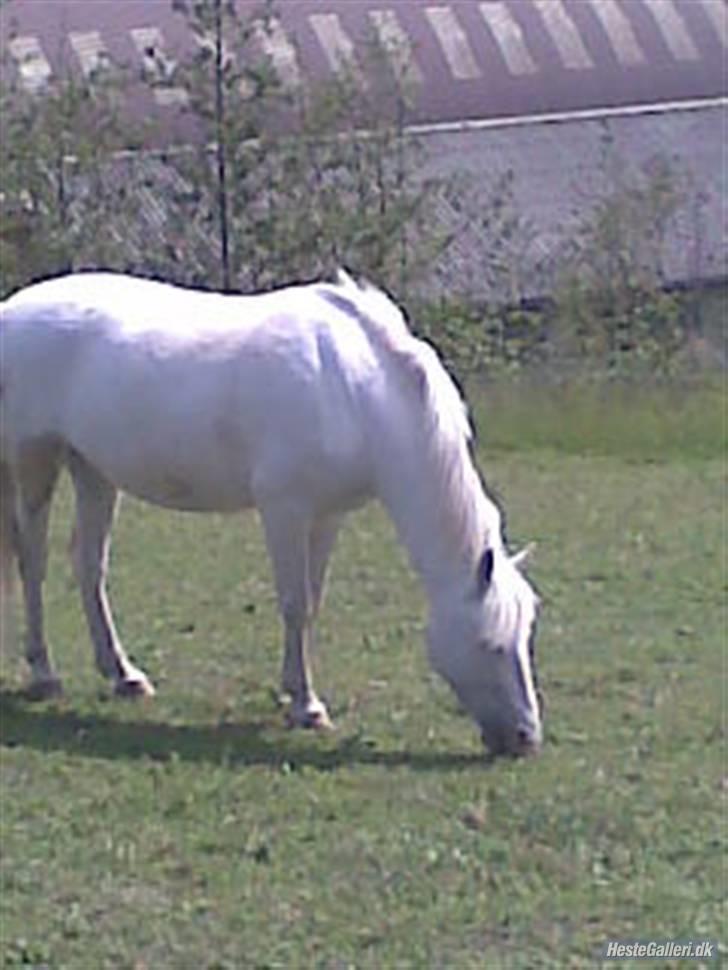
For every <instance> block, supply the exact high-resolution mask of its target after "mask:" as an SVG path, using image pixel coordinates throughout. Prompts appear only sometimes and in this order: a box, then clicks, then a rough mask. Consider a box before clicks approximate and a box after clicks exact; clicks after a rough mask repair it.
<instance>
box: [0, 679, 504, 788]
mask: <svg viewBox="0 0 728 970" xmlns="http://www.w3.org/2000/svg"><path fill="white" fill-rule="evenodd" d="M0 746H2V747H4V748H14V747H19V748H31V749H33V750H36V751H44V752H59V751H61V752H65V753H67V754H72V755H75V756H77V757H88V758H104V759H108V760H111V761H133V760H135V759H139V760H142V759H146V760H150V761H156V762H172V761H175V760H179V761H182V762H199V763H206V764H211V765H226V766H228V767H233V768H234V767H238V768H244V767H247V766H260V765H263V766H266V765H267V766H269V767H271V768H273V769H278V770H284V769H285V770H296V769H300V768H312V769H314V770H318V771H336V770H337V769H339V768H341V767H351V766H352V765H379V766H381V767H387V768H399V767H406V768H410V769H413V770H416V771H438V772H440V771H458V770H467V769H472V768H483V767H486V766H487V765H488V764H490V759H488V758H487V757H486V756H485V755H484V754H476V753H463V752H461V753H455V752H448V751H442V750H439V751H437V750H431V751H423V750H379V749H378V748H377V747H376V745H375V744H374V743H373V742H372V741H371V740H368V739H367V738H363V737H361V736H360V735H347V736H341V737H338V736H337V734H336V733H334V734H333V735H330V736H328V737H326V738H324V739H323V740H320V739H318V738H316V737H311V736H306V737H302V735H301V734H300V732H288V731H284V730H278V731H276V730H275V728H274V726H272V725H271V723H270V722H264V721H247V722H241V723H234V722H230V721H224V722H221V723H218V724H202V725H200V724H194V725H176V724H168V723H165V722H162V721H154V720H150V719H144V720H134V721H126V720H118V719H115V718H113V717H107V716H104V715H103V714H96V713H92V714H79V713H77V712H76V711H73V710H71V709H69V708H68V707H66V706H65V705H63V704H33V703H30V702H29V701H28V700H27V699H26V698H25V697H24V695H23V694H22V692H20V691H12V690H7V689H2V688H0Z"/></svg>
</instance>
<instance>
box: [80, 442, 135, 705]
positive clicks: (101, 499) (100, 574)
mask: <svg viewBox="0 0 728 970" xmlns="http://www.w3.org/2000/svg"><path fill="white" fill-rule="evenodd" d="M69 469H70V472H71V476H72V478H73V484H74V487H75V490H76V527H75V533H74V535H75V542H76V544H77V548H76V549H75V550H74V558H75V567H76V570H77V573H78V577H77V578H78V581H79V584H80V587H81V599H82V601H83V608H84V612H85V614H86V621H87V623H88V628H89V633H90V635H91V640H92V641H93V645H94V654H95V657H96V666H97V667H98V669H99V671H100V672H101V673H102V674H103V675H104V676H105V677H109V678H111V679H112V680H113V681H114V689H115V692H116V693H117V694H118V695H119V696H122V697H139V696H145V695H152V694H154V687H153V686H152V683H151V681H150V680H149V678H148V677H147V675H146V674H145V673H144V671H143V670H140V669H139V668H138V667H136V666H135V665H134V664H133V663H132V662H131V661H130V660H129V658H128V657H127V655H126V653H125V652H124V648H123V647H122V645H121V643H120V641H119V637H118V635H117V633H116V628H115V627H114V621H113V618H112V615H111V608H110V606H109V600H108V596H107V593H106V574H107V570H108V560H109V544H110V542H109V538H110V533H111V525H112V522H113V518H114V510H115V507H116V498H117V493H116V489H115V488H114V487H113V485H110V484H109V482H107V481H106V480H105V479H104V478H103V477H102V476H101V475H99V473H98V472H97V471H96V470H95V469H94V468H93V467H92V466H91V465H89V464H88V463H87V462H86V461H85V460H84V459H82V458H81V457H80V456H78V455H73V456H72V458H71V460H70V461H69Z"/></svg>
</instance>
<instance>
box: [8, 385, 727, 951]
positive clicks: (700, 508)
mask: <svg viewBox="0 0 728 970" xmlns="http://www.w3.org/2000/svg"><path fill="white" fill-rule="evenodd" d="M493 400H494V401H495V402H496V404H495V406H496V408H497V410H498V414H497V420H495V418H494V417H491V416H490V415H489V413H488V412H487V411H486V409H485V402H484V399H483V397H482V394H481V393H480V392H479V393H478V395H477V401H476V411H477V413H478V416H479V426H480V449H481V450H480V455H479V459H480V464H481V467H482V468H483V469H484V471H485V473H486V477H487V480H488V482H489V485H490V487H491V489H492V491H493V492H494V493H495V494H496V495H497V496H499V497H502V498H503V500H504V502H505V505H506V507H507V513H508V528H509V533H510V538H511V541H512V542H513V543H514V544H519V543H520V542H522V541H524V540H532V539H535V540H536V541H537V543H538V549H537V553H536V556H535V561H534V564H533V568H532V575H533V578H534V580H535V582H536V584H537V585H538V587H539V589H540V591H541V593H542V595H543V599H544V602H545V613H544V618H543V624H542V634H541V636H540V640H539V644H538V652H539V658H540V675H541V679H542V681H543V685H544V688H545V692H546V695H547V717H548V721H547V738H546V744H545V748H544V751H543V753H542V755H541V756H540V757H538V758H535V759H530V760H527V761H512V760H500V761H496V762H493V763H488V762H486V760H485V759H484V757H483V752H482V750H481V746H480V742H479V740H478V738H477V736H476V733H475V731H474V729H473V728H472V726H471V724H470V722H469V720H467V719H466V718H465V717H463V716H462V715H461V714H460V713H459V711H458V709H457V707H456V705H455V703H454V701H453V699H452V697H451V695H450V694H449V692H448V691H447V689H446V688H445V687H443V686H442V685H441V684H440V683H439V682H437V681H436V680H435V679H434V677H433V676H432V675H431V674H430V673H429V672H428V670H427V666H426V661H425V657H424V651H423V649H422V633H423V629H424V622H425V615H424V604H423V600H422V597H421V594H420V592H419V589H418V586H417V584H416V581H415V579H414V577H413V576H412V574H411V572H410V571H409V568H408V566H407V564H406V561H405V558H404V556H403V553H402V551H401V549H400V548H399V547H398V546H397V544H396V543H395V541H394V536H393V533H392V529H391V527H390V525H389V523H388V522H387V521H386V520H385V518H384V517H383V516H382V514H381V513H380V512H379V511H378V510H377V509H376V508H370V509H368V510H365V511H364V512H363V513H361V514H359V515H357V516H356V517H354V518H353V519H352V520H351V524H350V526H349V528H348V529H347V530H346V532H345V534H344V535H343V536H342V539H341V542H340V545H339V547H338V549H337V553H336V555H335V558H334V563H333V574H332V581H331V584H330V587H329V595H328V599H327V603H326V607H325V610H324V614H323V617H322V622H321V629H320V637H319V651H318V660H317V668H318V670H317V684H318V686H319V689H320V691H321V693H322V694H323V695H324V697H326V698H327V700H328V701H329V703H330V706H331V710H332V713H333V715H334V716H335V718H336V721H337V724H338V731H337V732H336V733H335V734H334V735H332V736H329V737H319V736H311V735H309V734H296V733H292V732H289V731H287V730H286V729H285V728H284V726H283V714H282V712H281V710H280V709H279V708H278V706H277V704H276V701H275V690H276V687H277V681H278V668H279V662H280V632H279V626H278V620H277V616H276V612H275V604H274V599H273V592H272V588H271V583H270V576H269V570H268V566H267V563H266V560H265V556H264V551H263V547H262V544H261V538H260V533H259V530H258V526H257V523H256V521H255V519H254V518H253V517H248V518H245V519H243V520H239V519H230V520H227V519H222V518H196V517H185V516H177V515H172V514H169V513H162V512H159V511H157V510H152V509H149V508H146V507H143V506H141V505H138V504H136V503H133V502H131V501H127V502H125V506H124V509H123V514H122V515H121V519H120V521H119V524H118V526H117V530H116V545H115V550H114V558H113V568H112V593H113V595H114V599H115V603H116V612H117V616H118V619H119V624H120V627H121V630H122V634H123V636H124V639H125V642H126V644H127V648H128V649H129V651H130V653H131V654H132V655H133V656H134V657H135V658H136V659H137V660H138V661H140V662H141V663H142V664H143V665H144V666H145V667H146V668H147V670H148V671H149V672H150V674H151V675H152V676H153V678H154V679H155V681H156V683H157V686H158V688H159V693H158V696H157V697H156V698H155V699H154V700H153V701H145V702H141V703H138V704H129V703H124V702H122V701H117V700H112V699H110V698H109V692H108V689H107V688H106V687H105V685H103V684H102V683H101V681H100V680H99V679H98V677H97V675H96V674H95V672H94V670H93V665H92V660H91V650H90V646H89V644H88V641H87V637H86V634H85V630H84V628H83V625H82V621H81V616H80V611H79V608H78V606H77V600H76V596H75V593H74V592H73V591H72V589H71V586H70V570H69V568H68V566H67V563H66V561H65V557H64V556H63V554H62V551H63V547H64V545H65V541H66V535H67V531H68V515H69V501H68V493H67V490H66V491H64V495H63V500H62V501H61V502H59V505H58V509H57V513H56V515H55V518H54V523H53V547H52V565H53V568H52V571H51V576H50V579H49V583H48V595H47V604H48V613H49V630H50V637H51V642H52V644H53V645H54V647H55V651H56V655H57V658H58V662H59V666H60V668H61V671H62V673H63V675H64V676H65V679H66V688H67V696H66V698H65V699H64V700H63V701H58V702H53V703H46V704H42V705H38V706H33V705H31V704H29V703H27V702H25V701H24V700H23V699H22V698H21V696H20V693H19V688H20V687H21V685H22V683H23V678H24V675H25V671H24V668H23V664H22V663H21V661H20V660H19V659H18V658H16V657H5V658H3V660H2V668H1V671H0V673H1V675H2V681H1V685H2V696H1V701H2V749H1V753H2V758H1V761H0V785H1V795H2V817H1V831H0V835H1V841H0V849H1V863H2V868H1V874H2V885H1V887H0V888H1V894H0V907H1V911H0V915H1V919H0V935H1V938H0V965H2V966H3V967H13V966H23V965H25V966H34V967H48V968H54V970H55V968H62V967H63V968H69V970H101V968H109V970H111V968H113V970H124V968H128V970H132V968H134V970H178V968H179V970H188V968H189V970H193V968H194V970H197V968H206V970H213V968H218V970H223V968H244V970H247V968H266V967H283V968H289V967H290V968H309V967H312V968H313V967H321V968H331V970H334V968H337V970H339V968H347V967H356V968H359V967H371V968H389V967H412V968H415V967H423V968H430V967H432V968H458V970H459V968H471V967H473V968H475V967H483V968H498V967H508V968H510V967H524V968H526V967H554V968H563V967H582V966H583V967H587V966H594V965H598V964H599V962H600V961H599V956H598V955H599V951H600V949H601V947H602V944H603V942H604V941H605V940H606V939H607V938H610V937H618V938H629V937H640V938H667V937H669V938H676V937H681V938H693V939H696V938H701V937H709V938H712V939H720V938H722V939H723V943H722V947H723V949H722V951H721V953H722V959H725V955H726V952H728V951H727V950H726V948H725V947H726V940H725V925H726V912H725V897H726V868H725V859H726V856H725V845H724V838H725V832H726V829H725V808H726V797H728V770H727V769H726V761H725V753H726V748H725V715H726V698H725V694H724V690H725V686H724V685H725V662H726V612H725V603H726V599H725V593H726V579H727V573H726V538H725V525H726V493H725V472H726V465H725V455H726V452H725V400H724V398H723V395H722V393H721V391H720V389H719V390H716V391H713V392H705V393H701V394H700V395H697V396H696V393H695V392H693V393H690V394H687V393H686V394H685V395H683V396H682V397H681V398H680V399H677V398H675V397H674V396H668V395H666V394H665V395H663V396H662V398H659V397H658V398H655V397H654V396H650V397H644V396H643V397H641V398H639V399H638V398H630V399H629V401H625V399H620V400H616V399H615V398H614V397H609V396H601V397H599V398H598V399H597V398H590V399H589V400H588V401H587V400H586V399H584V398H583V397H581V398H579V397H578V396H577V397H575V398H569V399H568V400H566V399H563V398H562V399H561V400H560V401H559V400H557V399H556V398H553V397H552V398H549V401H548V402H547V401H545V400H542V401H540V402H539V401H536V402H535V403H534V402H533V401H530V403H529V399H528V398H526V399H525V400H520V399H519V398H518V396H517V395H516V396H514V395H510V396H509V397H508V398H506V397H505V396H503V395H495V394H494V396H493ZM621 965H624V964H621ZM652 965H655V964H652ZM664 965H665V964H664V963H661V964H660V966H664ZM667 965H675V966H677V965H678V964H677V963H675V964H667ZM692 965H693V966H695V964H692Z"/></svg>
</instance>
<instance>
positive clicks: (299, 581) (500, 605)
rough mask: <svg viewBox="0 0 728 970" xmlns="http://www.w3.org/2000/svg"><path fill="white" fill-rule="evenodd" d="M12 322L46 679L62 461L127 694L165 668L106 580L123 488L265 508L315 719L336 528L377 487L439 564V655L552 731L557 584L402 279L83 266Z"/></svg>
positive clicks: (483, 694) (13, 455) (30, 596)
mask: <svg viewBox="0 0 728 970" xmlns="http://www.w3.org/2000/svg"><path fill="white" fill-rule="evenodd" d="M0 327H1V330H0V340H1V342H2V343H1V349H2V354H1V357H0V406H1V414H2V424H1V428H0V474H1V475H2V481H1V485H2V496H3V500H4V501H3V503H2V504H3V509H4V513H3V521H2V535H1V539H2V542H1V543H0V546H1V550H0V551H1V552H2V555H1V556H0V561H1V562H2V564H3V566H4V574H5V576H6V577H7V576H8V570H9V569H10V567H11V565H12V560H13V557H14V556H15V555H16V554H17V557H18V560H19V567H20V574H21V578H22V585H23V591H24V598H25V607H26V625H27V649H26V657H27V660H28V663H29V665H30V670H31V675H32V679H31V686H30V693H31V694H33V695H35V696H36V697H47V696H49V695H53V694H54V693H57V692H59V691H60V690H61V684H60V681H59V679H58V677H57V675H56V673H55V671H54V668H53V666H52V663H51V660H50V657H49V653H48V648H47V645H46V642H45V637H44V632H43V609H42V584H43V579H44V575H45V563H46V533H47V525H48V513H49V506H50V501H51V497H52V493H53V490H54V486H55V483H56V480H57V477H58V473H59V470H60V468H61V467H62V466H66V467H67V468H68V470H69V472H70V474H71V477H72V480H73V484H74V487H75V493H76V505H77V509H76V515H77V519H76V526H75V529H76V536H77V545H78V549H77V567H78V576H79V582H80V588H81V595H82V600H83V606H84V610H85V614H86V618H87V622H88V626H89V631H90V635H91V639H92V641H93V644H94V648H95V656H96V663H97V665H98V668H99V670H100V671H101V673H102V674H104V675H106V676H107V677H109V678H111V679H112V681H113V682H114V685H115V690H116V692H117V693H118V694H121V695H144V694H152V693H153V687H152V684H151V682H150V681H149V679H148V678H147V676H146V674H145V673H144V672H143V671H142V670H141V669H140V668H139V667H137V666H135V665H134V664H133V663H132V662H131V661H130V660H129V658H128V657H127V655H126V653H125V652H124V650H123V648H122V646H121V643H120V642H119V638H118V636H117V634H116V630H115V628H114V623H113V619H112V616H111V611H110V607H109V602H108V599H107V594H106V587H105V578H106V569H107V560H108V552H109V535H110V529H111V524H112V519H113V515H114V508H115V505H116V501H117V492H118V491H119V490H123V491H126V492H129V493H131V494H132V495H135V496H137V497H139V498H141V499H144V500H146V501H147V502H151V503H153V504H155V505H160V506H166V507H168V508H173V509H186V510H194V511H201V512H203V511H218V512H220V511H222V512H236V511H238V510H240V509H243V508H246V507H251V506H255V507H256V508H257V509H258V510H259V512H260V515H261V518H262V522H263V527H264V530H265V537H266V541H267V546H268V551H269V554H270V557H271V560H272V564H273V571H274V575H275V581H276V587H277V593H278V600H279V605H280V611H281V614H282V617H283V621H284V625H285V655H284V661H283V674H282V687H283V690H284V691H285V692H286V693H287V694H288V695H290V698H291V708H290V718H291V721H292V722H293V723H294V724H296V725H301V726H312V727H323V726H327V725H328V724H329V720H328V713H327V710H326V707H325V705H324V704H323V703H322V702H321V700H320V699H319V698H318V697H317V695H316V693H315V691H314V688H313V684H312V680H311V673H310V669H309V660H308V641H309V638H310V635H311V629H312V625H313V622H314V620H315V618H316V614H317V611H318V608H319V604H320V601H321V595H322V590H323V585H324V576H325V572H326V566H327V562H328V559H329V555H330V553H331V550H332V547H333V544H334V540H335V537H336V534H337V530H338V528H339V526H340V523H341V520H342V517H343V515H344V514H345V513H346V512H347V511H349V510H351V509H352V508H354V507H356V506H358V505H360V504H361V503H362V502H364V501H365V500H367V499H369V498H372V497H376V498H378V499H380V500H381V502H382V503H383V504H384V506H385V508H386V509H387V510H388V512H389V514H390V515H391V517H392V519H393V521H394V523H395V526H396V528H397V530H398V534H399V536H400V539H401V541H402V542H403V543H404V545H405V546H406V548H407V549H408V551H409V553H410V557H411V561H412V563H413V565H414V568H415V569H416V570H417V572H418V573H419V574H420V576H421V578H422V581H423V584H424V587H425V591H426V594H427V597H428V600H429V605H430V624H429V629H428V643H429V656H430V661H431V663H432V665H433V667H434V668H435V669H436V670H437V671H438V672H439V673H440V674H441V675H442V676H443V677H444V678H445V680H446V681H448V683H449V684H450V685H451V686H452V687H453V689H454V691H455V693H456V694H457V696H458V698H459V700H460V702H461V704H462V705H463V707H465V708H466V709H467V711H468V712H469V713H470V714H471V715H472V717H473V718H474V719H475V721H476V722H477V724H478V725H479V727H480V730H481V733H482V737H483V740H484V741H485V743H486V744H487V745H488V746H489V747H490V748H491V749H493V750H494V751H497V752H510V753H526V752H530V751H533V750H535V749H537V748H538V747H539V745H540V744H541V738H542V724H541V712H540V699H539V697H538V690H537V684H536V672H535V658H534V655H533V634H534V631H535V625H536V619H537V613H538V599H537V596H536V594H535V592H534V591H533V589H532V588H531V586H530V585H529V583H528V582H527V580H526V579H525V577H524V576H523V575H522V573H521V571H520V568H519V565H520V559H521V558H522V557H521V556H514V557H510V556H509V555H508V553H507V551H506V548H505V545H504V540H503V537H502V531H501V517H500V514H499V511H498V509H497V507H496V505H495V504H494V503H493V502H492V501H491V500H490V499H489V498H488V497H487V495H486V494H485V492H484V489H483V486H482V484H481V482H480V480H479V477H478V475H477V472H476V470H475V468H474V465H473V462H472V458H471V453H470V427H469V423H468V419H467V416H466V411H465V407H464V404H463V401H462V399H461V397H460V395H459V394H458V392H457V390H456V388H455V385H454V384H453V382H452V381H451V380H450V378H449V377H448V375H447V373H446V372H445V370H444V368H443V367H442V365H441V363H440V361H439V359H438V357H437V355H436V353H435V352H434V351H433V349H432V348H431V347H430V346H429V345H428V344H426V343H423V342H422V341H420V340H417V339H415V338H414V337H413V336H412V335H411V333H410V332H409V330H408V329H407V326H406V324H405V322H404V319H403V317H402V314H401V313H400V311H399V310H398V308H397V307H396V306H395V305H394V303H392V301H391V300H390V299H389V298H388V297H387V296H386V295H385V294H384V293H382V292H381V291H379V290H377V289H375V288H374V287H372V286H370V285H368V284H357V283H355V282H354V281H352V280H351V279H350V278H349V277H348V276H346V274H344V273H341V274H340V275H339V278H338V280H337V282H336V283H335V284H330V283H315V284H310V285H305V286H295V287H289V288H286V289H282V290H278V291H275V292H272V293H267V294H260V295H253V296H229V295H220V294H215V293H205V292H199V291H194V290H188V289H182V288H178V287H174V286H170V285H167V284H164V283H159V282H153V281H150V280H144V279H135V278H132V277H129V276H123V275H117V274H112V273H82V274H75V275H70V276H66V277H61V278H58V279H53V280H48V281H46V282H42V283H38V284H35V285H33V286H29V287H27V288H26V289H24V290H22V291H20V292H18V293H16V294H15V295H14V296H12V297H10V298H9V299H8V300H6V301H5V302H4V303H2V304H0Z"/></svg>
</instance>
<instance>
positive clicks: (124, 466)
mask: <svg viewBox="0 0 728 970" xmlns="http://www.w3.org/2000/svg"><path fill="white" fill-rule="evenodd" d="M81 450H82V451H84V450H85V449H81ZM86 457H87V458H88V460H90V461H91V462H92V463H93V464H95V465H96V466H97V467H98V469H99V471H100V472H101V473H102V474H103V475H104V477H106V478H107V479H108V480H109V481H111V482H113V483H114V484H115V485H116V486H117V487H118V488H119V489H121V490H122V491H124V492H127V493H129V494H130V495H133V496H135V497H136V498H139V499H142V500H143V501H145V502H149V503H151V504H152V505H160V506H163V507H165V508H169V509H178V510H180V511H190V512H235V511H237V510H238V509H242V508H246V507H248V506H249V505H251V504H252V497H251V493H250V485H249V476H248V474H247V469H246V468H245V465H244V462H242V461H241V460H240V458H241V456H240V455H239V454H237V455H235V456H234V457H235V459H236V460H235V461H233V460H232V457H233V456H228V455H224V454H214V453H212V452H210V451H207V452H206V451H205V450H204V449H203V450H201V451H200V452H199V454H198V455H197V456H191V455H189V454H185V453H182V454H180V453H168V452H165V450H164V449H161V450H160V449H153V450H146V449H143V448H142V449H139V448H134V449H133V450H132V449H130V450H129V452H128V453H125V451H124V449H123V448H122V449H118V450H117V451H116V452H115V453H111V452H108V453H106V454H104V453H103V449H102V450H101V451H99V450H96V452H95V453H94V454H88V452H86Z"/></svg>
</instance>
